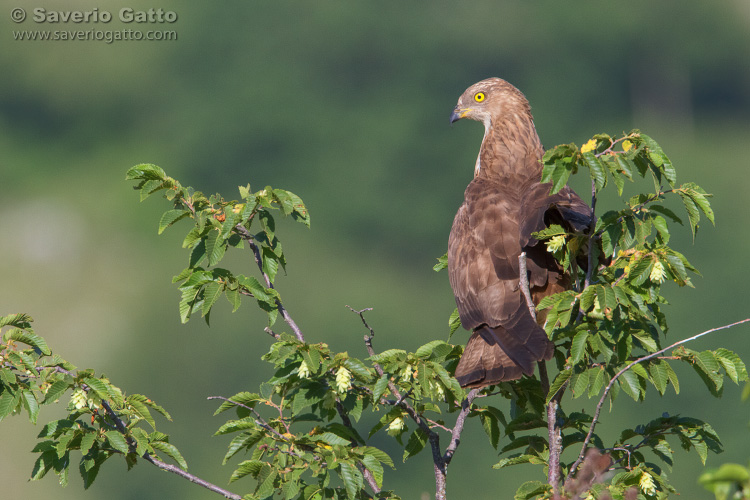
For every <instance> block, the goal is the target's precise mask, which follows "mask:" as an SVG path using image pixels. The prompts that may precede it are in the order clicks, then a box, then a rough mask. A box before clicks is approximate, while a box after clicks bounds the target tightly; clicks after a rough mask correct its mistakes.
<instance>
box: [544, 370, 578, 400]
mask: <svg viewBox="0 0 750 500" xmlns="http://www.w3.org/2000/svg"><path fill="white" fill-rule="evenodd" d="M572 375H573V370H570V369H567V370H563V371H561V372H560V373H558V374H557V376H556V377H555V380H554V381H553V382H552V385H551V386H550V388H549V393H547V400H546V403H549V402H550V401H551V400H552V397H553V396H554V395H555V394H557V391H559V390H560V388H561V387H562V386H563V385H564V384H565V382H567V381H568V380H569V379H570V377H571V376H572Z"/></svg>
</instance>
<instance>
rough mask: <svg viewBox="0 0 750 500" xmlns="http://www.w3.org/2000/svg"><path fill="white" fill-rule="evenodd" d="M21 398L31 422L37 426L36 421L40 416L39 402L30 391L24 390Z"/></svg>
mask: <svg viewBox="0 0 750 500" xmlns="http://www.w3.org/2000/svg"><path fill="white" fill-rule="evenodd" d="M21 397H22V399H21V401H22V402H23V406H24V407H25V408H26V411H27V412H28V414H29V420H30V421H31V423H32V424H35V425H36V419H37V417H38V416H39V402H38V401H37V400H36V396H34V393H33V392H31V391H30V390H28V389H24V390H22V391H21Z"/></svg>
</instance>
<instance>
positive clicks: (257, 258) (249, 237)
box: [234, 224, 305, 342]
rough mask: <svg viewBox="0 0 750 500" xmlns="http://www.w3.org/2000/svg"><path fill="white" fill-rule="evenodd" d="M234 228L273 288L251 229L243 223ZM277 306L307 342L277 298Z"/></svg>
mask: <svg viewBox="0 0 750 500" xmlns="http://www.w3.org/2000/svg"><path fill="white" fill-rule="evenodd" d="M234 230H235V231H236V232H237V234H239V235H240V237H242V239H243V240H245V241H246V242H247V244H248V246H249V247H250V250H252V252H253V257H254V258H255V264H256V265H257V266H258V269H260V273H261V275H263V280H264V281H265V282H266V286H267V287H268V288H271V289H273V288H274V286H273V283H272V282H271V278H270V277H269V276H268V275H267V274H266V273H265V272H264V271H263V259H262V257H261V256H260V249H259V248H258V245H256V244H255V241H254V238H253V235H252V234H250V231H248V230H247V228H245V226H243V225H242V224H237V225H236V226H234ZM276 308H277V309H278V311H279V314H281V317H282V318H284V321H285V322H286V324H287V325H289V328H291V329H292V331H293V332H294V335H295V337H297V340H299V341H300V342H305V336H304V335H303V334H302V330H300V328H299V326H297V323H295V322H294V320H293V319H292V317H291V316H290V315H289V312H288V311H287V310H286V308H285V307H284V305H283V304H282V303H281V301H280V300H279V299H276Z"/></svg>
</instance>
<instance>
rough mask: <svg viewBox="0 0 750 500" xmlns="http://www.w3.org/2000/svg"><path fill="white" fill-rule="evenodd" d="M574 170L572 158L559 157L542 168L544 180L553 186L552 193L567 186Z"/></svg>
mask: <svg viewBox="0 0 750 500" xmlns="http://www.w3.org/2000/svg"><path fill="white" fill-rule="evenodd" d="M572 172H573V167H572V165H571V163H570V159H568V160H567V161H564V160H562V159H559V158H558V159H557V160H555V162H554V163H552V164H545V165H544V168H543V170H542V182H543V183H544V182H549V183H551V184H552V188H551V189H550V194H555V193H557V192H558V191H560V190H561V189H562V188H563V187H564V186H565V184H566V183H567V182H568V178H569V177H570V174H571V173H572Z"/></svg>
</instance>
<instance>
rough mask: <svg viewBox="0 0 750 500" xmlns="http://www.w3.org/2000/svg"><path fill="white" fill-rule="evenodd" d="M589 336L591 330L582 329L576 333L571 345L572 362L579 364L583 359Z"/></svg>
mask: <svg viewBox="0 0 750 500" xmlns="http://www.w3.org/2000/svg"><path fill="white" fill-rule="evenodd" d="M588 338H589V332H588V331H586V330H581V331H580V332H578V333H576V335H575V337H573V341H572V343H571V346H570V363H571V364H573V365H577V364H578V363H579V362H580V361H581V360H582V359H583V355H584V354H585V352H586V341H587V340H588Z"/></svg>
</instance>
